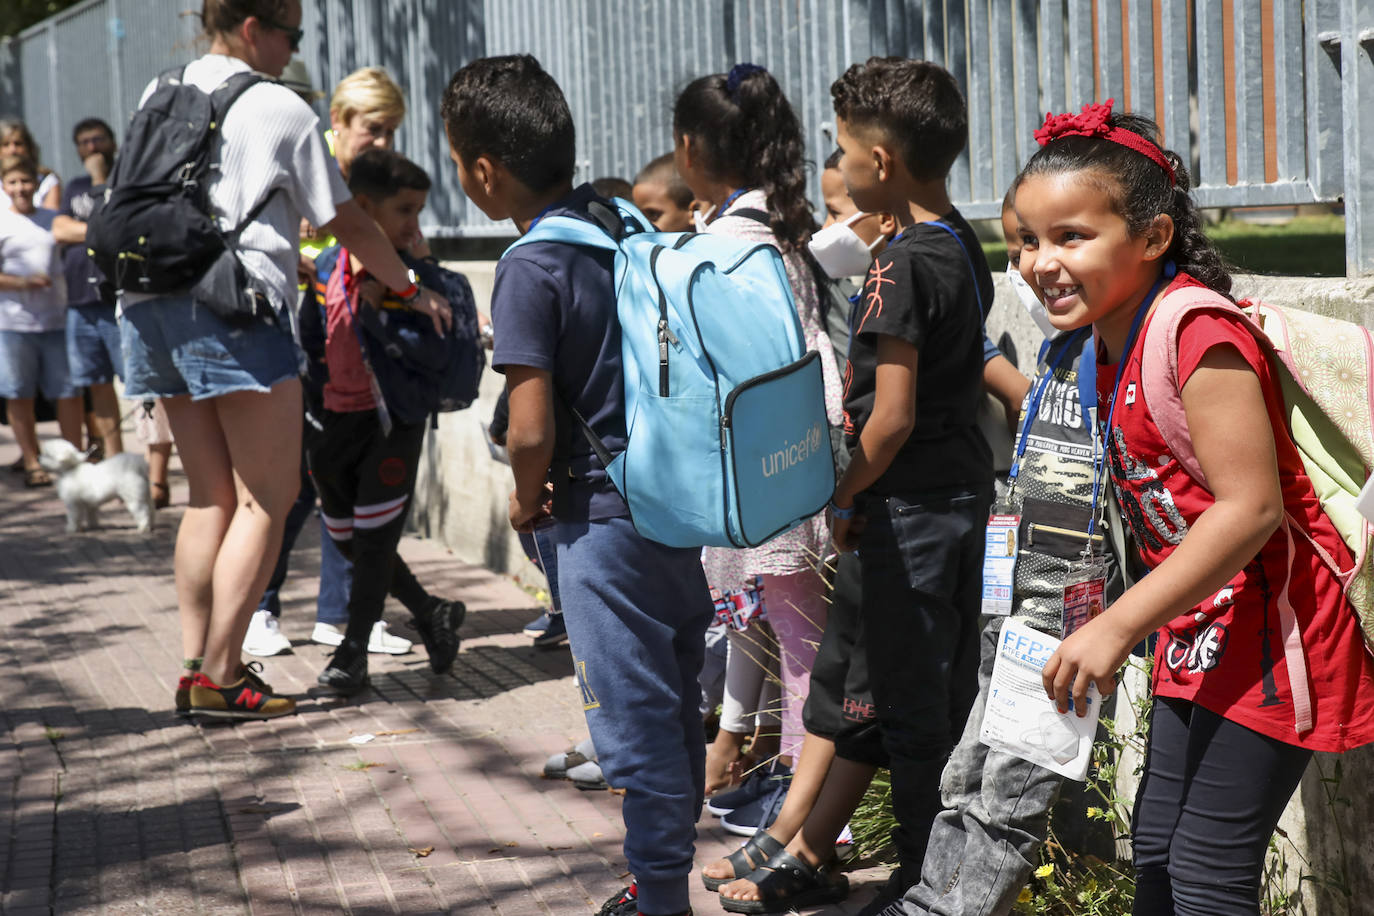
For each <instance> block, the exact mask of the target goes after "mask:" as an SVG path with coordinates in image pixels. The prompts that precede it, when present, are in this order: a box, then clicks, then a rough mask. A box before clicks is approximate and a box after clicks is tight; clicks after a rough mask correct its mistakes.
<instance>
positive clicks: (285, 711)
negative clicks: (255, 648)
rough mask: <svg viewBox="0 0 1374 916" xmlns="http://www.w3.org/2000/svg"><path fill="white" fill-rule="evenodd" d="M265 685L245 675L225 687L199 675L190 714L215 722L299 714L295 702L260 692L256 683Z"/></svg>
mask: <svg viewBox="0 0 1374 916" xmlns="http://www.w3.org/2000/svg"><path fill="white" fill-rule="evenodd" d="M261 683H262V681H261V680H260V679H257V678H256V677H255V678H253V679H250V678H249V677H248V674H247V673H245V674H244V676H243V677H241V678H239V679H238V680H237V681H235V682H234V683H232V684H228V685H226V686H223V687H221V686H220V685H218V684H216V683H215V682H214V681H212V680H210V679H209V678H208V677H206V676H205V675H204V674H201V673H199V672H197V673H196V674H194V675H192V678H191V688H190V697H189V699H190V712H191V714H192V715H197V716H209V717H211V718H215V719H275V718H276V717H277V716H285V715H290V714H291V713H293V712H295V711H296V701H295V700H293V699H291V698H290V697H279V696H274V695H273V694H272V693H270V692H268V691H265V690H260V689H258V687H257V686H256V684H261Z"/></svg>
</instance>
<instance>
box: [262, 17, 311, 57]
mask: <svg viewBox="0 0 1374 916" xmlns="http://www.w3.org/2000/svg"><path fill="white" fill-rule="evenodd" d="M258 21H259V22H261V23H262V24H263V25H265V26H267V27H268V28H269V29H276V30H277V31H278V32H285V33H286V40H287V41H288V42H290V44H291V50H292V51H299V50H300V49H301V39H302V38H304V37H305V29H301V28H295V29H293V28H291V27H290V26H289V25H282V24H281V23H280V22H273V21H272V20H271V19H259V20H258Z"/></svg>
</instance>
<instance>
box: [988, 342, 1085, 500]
mask: <svg viewBox="0 0 1374 916" xmlns="http://www.w3.org/2000/svg"><path fill="white" fill-rule="evenodd" d="M1087 333H1088V332H1087V329H1086V328H1079V329H1078V330H1077V331H1075V332H1074V333H1073V334H1072V335H1070V337H1069V339H1067V340H1065V341H1064V343H1063V348H1062V349H1061V350H1060V351H1059V352H1058V353H1057V354H1056V355H1055V357H1054V361H1053V362H1052V363H1050V365H1049V367H1048V368H1047V369H1046V370H1045V374H1044V375H1042V376H1041V377H1040V383H1039V384H1038V385H1036V386H1035V390H1034V391H1033V392H1031V396H1030V401H1029V402H1028V403H1027V405H1026V416H1025V418H1024V419H1023V420H1022V421H1021V432H1020V434H1019V435H1018V436H1017V437H1016V458H1015V460H1013V461H1012V463H1011V470H1010V471H1008V472H1007V480H1008V482H1010V484H1011V485H1012V486H1013V487H1015V485H1016V476H1017V475H1018V474H1020V473H1021V458H1022V456H1024V455H1025V454H1026V444H1027V443H1028V442H1029V441H1030V428H1031V423H1033V422H1035V418H1036V417H1037V416H1039V415H1040V402H1041V400H1043V399H1044V397H1045V389H1046V388H1048V387H1049V385H1050V382H1052V381H1053V380H1054V373H1055V372H1056V371H1057V370H1058V369H1059V366H1060V364H1062V363H1063V362H1064V358H1065V357H1066V356H1067V355H1068V354H1069V353H1079V352H1081V351H1082V349H1083V347H1082V342H1083V338H1084V336H1085V335H1086V334H1087ZM1080 409H1083V408H1081V407H1080Z"/></svg>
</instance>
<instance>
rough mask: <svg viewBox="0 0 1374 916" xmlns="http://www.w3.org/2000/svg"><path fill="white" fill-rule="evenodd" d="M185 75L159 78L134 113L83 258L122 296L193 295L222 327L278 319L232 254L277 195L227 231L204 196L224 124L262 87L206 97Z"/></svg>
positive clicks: (222, 90) (249, 78)
mask: <svg viewBox="0 0 1374 916" xmlns="http://www.w3.org/2000/svg"><path fill="white" fill-rule="evenodd" d="M185 70H186V68H185V67H181V68H179V69H172V70H168V71H166V72H164V73H162V74H161V75H160V76H159V77H158V81H157V87H156V88H155V89H154V90H153V93H152V95H151V96H149V97H148V101H147V102H146V103H145V104H144V105H143V107H141V108H140V109H139V110H138V111H137V112H136V113H135V114H134V117H133V121H132V122H131V123H130V124H129V129H128V131H127V133H126V135H125V138H124V145H123V147H122V148H121V149H120V151H119V153H118V155H117V156H116V157H115V164H114V168H113V169H112V170H111V172H110V179H109V182H108V183H107V186H106V192H105V200H104V201H103V203H102V204H101V205H100V206H99V207H98V208H97V209H96V211H95V212H94V213H92V214H91V218H90V221H89V222H88V223H87V226H86V246H87V249H88V251H89V254H90V256H91V258H92V259H94V261H95V263H96V266H98V267H99V268H100V269H101V270H102V271H104V273H105V276H106V277H108V278H109V279H110V281H111V283H112V284H113V286H114V288H115V289H116V290H117V291H119V292H131V293H151V294H165V293H175V292H186V291H190V292H191V293H192V294H193V296H194V298H195V300H196V302H197V304H200V305H204V306H205V307H207V308H209V309H210V310H211V311H212V312H214V313H215V314H217V315H219V316H220V317H221V318H225V319H228V320H233V321H236V322H243V321H245V320H249V319H251V318H252V317H253V316H255V315H265V316H274V315H275V312H274V310H273V309H272V306H271V304H270V302H269V301H268V299H267V298H266V297H265V296H264V295H262V294H261V293H260V292H258V291H256V290H254V289H253V288H252V281H251V278H250V277H249V276H248V273H247V272H246V271H245V270H244V269H243V265H242V264H241V263H240V262H239V259H238V257H237V255H236V254H235V252H234V243H235V242H236V241H237V239H238V235H239V233H240V232H241V231H242V230H243V228H244V227H245V226H246V225H248V224H249V223H250V222H252V221H253V220H254V219H255V218H256V217H257V216H258V214H259V213H261V212H262V209H263V207H264V206H266V204H267V202H268V201H269V200H271V198H272V195H271V194H269V195H268V196H267V197H266V198H264V199H263V200H262V201H261V202H259V203H258V205H257V206H256V207H254V208H253V211H252V212H251V213H249V214H248V215H247V216H246V217H244V219H243V221H242V222H241V223H239V224H238V225H237V226H235V227H234V228H233V229H231V230H229V231H227V232H226V231H224V230H223V229H221V228H220V226H219V224H218V223H217V222H216V220H215V218H214V217H213V216H212V215H211V214H210V205H209V196H208V192H209V184H210V178H211V173H212V170H213V169H214V168H217V167H218V164H217V163H216V162H215V161H214V155H215V138H216V137H217V136H218V133H219V128H220V125H222V124H223V123H224V117H225V115H226V114H228V112H229V108H230V106H231V105H233V104H234V102H235V101H236V100H237V99H238V97H239V96H240V95H242V94H243V93H244V91H245V90H247V89H248V88H249V87H251V86H253V85H256V84H257V83H259V82H262V81H263V80H264V79H266V78H265V77H264V76H262V75H261V74H259V73H254V72H251V71H246V72H243V73H236V74H234V75H233V76H231V77H229V79H227V80H225V81H224V82H223V83H221V84H220V85H219V86H218V87H216V88H215V90H214V91H213V92H210V93H208V94H207V93H205V92H202V91H201V90H200V89H198V88H196V87H195V86H192V85H187V84H186V83H183V82H182V77H183V75H184V73H185ZM274 193H275V192H274Z"/></svg>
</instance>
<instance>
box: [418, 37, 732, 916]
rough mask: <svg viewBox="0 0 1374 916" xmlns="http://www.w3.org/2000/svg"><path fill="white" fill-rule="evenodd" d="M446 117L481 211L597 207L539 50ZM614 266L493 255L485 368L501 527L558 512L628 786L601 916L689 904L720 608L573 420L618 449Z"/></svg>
mask: <svg viewBox="0 0 1374 916" xmlns="http://www.w3.org/2000/svg"><path fill="white" fill-rule="evenodd" d="M442 114H443V118H444V127H445V129H446V131H447V134H448V141H449V145H450V147H451V155H452V158H453V161H454V163H455V164H456V166H457V170H458V181H459V183H460V184H461V185H462V187H463V191H464V193H466V194H467V196H468V199H469V200H471V201H472V202H473V203H474V204H476V205H477V206H478V207H479V208H480V209H481V210H482V211H483V212H484V213H486V214H487V216H489V217H491V218H492V219H496V220H504V219H509V220H511V221H512V222H513V223H514V224H515V227H516V229H517V230H518V231H520V232H522V233H523V232H528V231H529V229H530V227H531V226H532V225H533V224H535V223H536V222H538V221H539V220H540V219H541V218H544V217H546V216H552V215H558V216H562V217H568V218H573V219H591V218H592V217H591V216H590V215H589V214H588V207H589V206H590V205H591V204H592V203H594V202H597V201H600V198H599V197H598V196H597V195H596V193H595V192H594V191H593V190H592V188H591V187H590V186H588V185H583V186H581V187H578V188H574V187H573V184H572V176H573V171H574V162H575V158H574V153H575V149H574V147H575V144H574V131H573V122H572V115H571V113H570V112H569V110H568V104H567V101H566V100H565V99H564V97H563V93H562V91H561V90H560V89H559V88H558V85H557V83H555V82H554V81H553V78H552V77H550V76H549V75H548V74H547V73H546V72H545V71H544V70H543V68H541V67H540V66H539V62H538V61H536V60H535V59H534V58H533V57H530V56H529V55H513V56H508V57H490V58H483V59H480V60H476V61H473V62H472V63H470V64H468V65H467V66H465V67H463V68H462V69H461V70H459V71H458V72H457V73H455V74H454V76H453V78H452V80H450V82H449V85H448V88H447V89H446V90H445V92H444V99H443V105H442ZM601 204H602V205H603V206H607V205H608V204H606V202H604V201H601ZM612 267H613V257H612V254H611V253H610V252H607V251H602V250H600V249H592V248H587V247H582V246H576V245H569V244H564V243H558V242H535V243H531V244H528V245H523V246H521V247H520V248H518V249H516V250H514V251H512V252H510V253H509V254H508V255H507V256H506V257H504V258H502V260H501V262H500V264H499V265H498V266H497V268H496V282H495V286H494V288H493V291H492V315H491V317H492V321H493V323H494V324H495V341H496V343H495V349H494V351H493V355H492V366H493V367H494V368H495V369H497V370H498V371H501V372H504V373H505V375H506V387H507V389H508V390H509V392H510V426H509V430H508V432H507V436H506V449H507V452H508V453H509V455H510V463H511V470H512V471H513V472H514V474H515V489H514V491H513V492H512V493H511V498H510V522H511V525H512V526H513V527H514V528H515V529H516V530H517V531H530V530H532V529H533V527H534V526H535V525H536V524H537V523H539V522H540V521H542V520H543V519H546V518H548V517H549V516H550V515H552V517H553V518H554V520H555V525H554V541H555V542H556V544H557V552H558V586H559V589H558V590H559V596H560V598H561V599H562V602H563V612H564V615H565V619H566V621H567V626H568V636H569V640H570V645H571V648H572V652H573V657H574V668H575V670H576V672H577V678H578V683H579V685H580V687H581V688H582V698H583V707H584V709H585V710H586V713H587V726H588V729H589V730H590V732H591V737H592V741H593V742H594V743H595V746H596V751H597V755H598V758H599V762H600V764H601V768H602V770H603V772H604V774H605V777H606V781H607V782H609V783H610V784H611V785H613V786H616V787H617V788H620V789H624V790H625V800H624V808H623V813H624V818H625V857H626V859H628V860H629V866H630V870H631V871H632V872H633V874H634V878H635V883H634V884H632V885H631V886H630V887H628V888H626V889H625V890H624V891H622V892H621V893H618V894H616V895H615V896H614V897H612V898H611V899H610V900H608V901H606V903H605V905H604V906H603V907H602V909H601V913H602V914H603V916H633V914H637V913H638V914H647V916H671V914H685V913H688V912H689V911H690V908H689V906H688V891H687V881H688V878H689V876H690V874H691V871H692V855H693V851H694V841H695V836H696V828H695V824H696V820H697V817H698V816H699V814H700V812H701V802H702V784H703V782H704V779H705V757H706V752H705V746H704V743H703V741H702V731H701V716H700V713H699V712H698V709H697V703H698V700H699V698H700V695H701V694H700V689H699V688H698V686H697V674H698V672H699V671H700V670H701V663H702V654H703V652H704V649H705V647H704V639H703V637H704V634H705V632H706V626H707V624H708V623H710V621H711V617H712V607H711V599H710V594H709V592H708V589H707V587H706V579H705V576H704V575H703V574H702V571H701V560H700V551H699V550H698V549H696V548H676V547H666V546H664V545H662V544H658V543H656V542H653V541H650V540H647V539H645V538H644V537H642V536H641V535H640V534H639V533H638V532H637V531H636V530H635V528H634V525H633V524H632V523H631V522H630V518H629V511H628V509H627V507H626V505H625V501H624V500H623V499H622V498H621V496H620V494H619V493H618V492H617V491H616V489H615V487H614V485H613V484H612V483H611V481H610V479H609V477H608V476H607V474H606V471H605V468H603V467H602V466H601V464H600V462H599V461H598V460H597V459H596V457H595V455H594V454H593V453H592V451H591V447H590V445H589V444H588V443H587V441H586V437H584V436H581V435H578V434H577V431H576V429H575V428H574V427H573V424H572V422H571V417H570V413H571V410H576V411H577V412H578V413H580V414H581V415H582V416H583V417H584V418H586V421H587V423H588V424H589V425H590V426H591V427H592V429H593V430H594V431H595V433H596V434H597V435H598V436H600V437H601V439H602V440H603V441H604V442H605V443H606V445H607V447H608V448H610V450H611V451H612V452H616V451H622V450H624V448H625V444H626V433H625V398H624V373H623V370H622V367H621V350H620V323H619V321H618V320H617V318H616V298H615V291H614V288H613V282H612V281H613V277H612ZM569 408H571V410H569ZM551 469H556V470H555V471H554V472H553V473H552V476H551V475H550V471H551ZM549 480H552V481H553V484H554V486H553V492H552V494H550V493H549V490H548V488H547V486H546V483H547V481H549Z"/></svg>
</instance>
